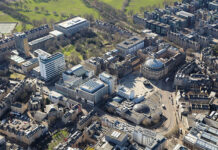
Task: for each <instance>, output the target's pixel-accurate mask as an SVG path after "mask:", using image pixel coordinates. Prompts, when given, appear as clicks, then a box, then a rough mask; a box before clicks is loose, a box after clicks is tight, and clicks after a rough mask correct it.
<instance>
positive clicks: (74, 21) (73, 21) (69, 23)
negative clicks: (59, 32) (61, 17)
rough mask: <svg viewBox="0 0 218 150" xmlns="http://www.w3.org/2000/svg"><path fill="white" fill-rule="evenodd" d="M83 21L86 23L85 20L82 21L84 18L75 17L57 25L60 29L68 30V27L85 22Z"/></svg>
mask: <svg viewBox="0 0 218 150" xmlns="http://www.w3.org/2000/svg"><path fill="white" fill-rule="evenodd" d="M85 21H87V20H86V19H84V18H81V17H75V18H72V19H69V20H66V21H64V22H61V23H59V24H58V25H59V26H61V27H62V28H69V27H72V26H75V25H78V24H80V23H82V22H85Z"/></svg>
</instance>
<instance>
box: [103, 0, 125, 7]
mask: <svg viewBox="0 0 218 150" xmlns="http://www.w3.org/2000/svg"><path fill="white" fill-rule="evenodd" d="M100 1H102V2H104V3H107V4H109V5H111V6H112V7H114V8H116V9H122V7H123V3H124V1H125V0H100Z"/></svg>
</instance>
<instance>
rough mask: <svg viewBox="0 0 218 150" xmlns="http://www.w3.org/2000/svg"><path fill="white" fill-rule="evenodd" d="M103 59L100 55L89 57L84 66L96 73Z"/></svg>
mask: <svg viewBox="0 0 218 150" xmlns="http://www.w3.org/2000/svg"><path fill="white" fill-rule="evenodd" d="M103 63H104V60H103V59H102V58H101V57H91V58H89V59H87V60H86V61H85V64H84V66H86V67H87V68H89V69H90V70H94V73H95V74H96V75H98V74H99V73H100V72H101V70H102V69H101V68H102V66H103Z"/></svg>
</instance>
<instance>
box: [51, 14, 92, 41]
mask: <svg viewBox="0 0 218 150" xmlns="http://www.w3.org/2000/svg"><path fill="white" fill-rule="evenodd" d="M88 27H89V21H88V20H86V19H84V18H81V17H74V18H72V19H69V20H66V21H64V22H61V23H57V24H55V25H54V29H55V30H58V31H60V32H63V33H64V34H65V35H66V36H68V37H70V36H72V35H73V34H75V33H76V32H79V31H81V30H82V29H86V28H88Z"/></svg>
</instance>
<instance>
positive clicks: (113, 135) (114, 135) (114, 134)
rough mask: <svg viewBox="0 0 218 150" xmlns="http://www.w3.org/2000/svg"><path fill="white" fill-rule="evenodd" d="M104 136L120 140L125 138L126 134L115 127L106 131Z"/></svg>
mask: <svg viewBox="0 0 218 150" xmlns="http://www.w3.org/2000/svg"><path fill="white" fill-rule="evenodd" d="M106 136H109V137H110V138H112V139H116V140H118V141H120V142H122V141H123V140H124V139H125V138H126V136H127V134H126V133H124V132H123V131H120V130H117V129H111V130H109V131H108V132H107V133H106Z"/></svg>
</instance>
